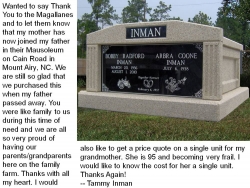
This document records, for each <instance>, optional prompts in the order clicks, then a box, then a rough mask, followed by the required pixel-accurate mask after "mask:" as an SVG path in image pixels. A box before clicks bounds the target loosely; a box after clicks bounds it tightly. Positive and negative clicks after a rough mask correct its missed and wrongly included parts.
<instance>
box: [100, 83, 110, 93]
mask: <svg viewBox="0 0 250 188" xmlns="http://www.w3.org/2000/svg"><path fill="white" fill-rule="evenodd" d="M102 91H106V92H108V91H109V88H108V87H107V86H106V85H105V84H102Z"/></svg>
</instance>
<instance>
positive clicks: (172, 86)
mask: <svg viewBox="0 0 250 188" xmlns="http://www.w3.org/2000/svg"><path fill="white" fill-rule="evenodd" d="M186 80H187V78H186V77H184V78H183V79H181V80H178V81H176V79H175V78H173V77H170V78H169V79H167V80H166V81H165V83H166V84H167V86H166V89H167V90H169V91H170V92H171V93H173V92H175V91H178V90H180V89H181V88H180V87H179V85H180V84H182V85H185V82H186Z"/></svg>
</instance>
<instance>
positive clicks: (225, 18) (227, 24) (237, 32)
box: [216, 0, 250, 49]
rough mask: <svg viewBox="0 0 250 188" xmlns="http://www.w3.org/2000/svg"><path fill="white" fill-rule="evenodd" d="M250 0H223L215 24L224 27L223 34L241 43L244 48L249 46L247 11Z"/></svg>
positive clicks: (249, 7) (249, 28)
mask: <svg viewBox="0 0 250 188" xmlns="http://www.w3.org/2000/svg"><path fill="white" fill-rule="evenodd" d="M246 10H249V11H250V0H241V1H234V0H228V1H223V7H222V8H220V9H219V12H218V18H217V21H216V26H218V27H222V28H223V29H224V35H225V36H226V37H228V38H230V39H232V40H235V41H237V42H239V43H241V44H243V46H244V49H246V47H247V46H250V27H249V18H250V17H249V15H250V14H249V12H248V13H246Z"/></svg>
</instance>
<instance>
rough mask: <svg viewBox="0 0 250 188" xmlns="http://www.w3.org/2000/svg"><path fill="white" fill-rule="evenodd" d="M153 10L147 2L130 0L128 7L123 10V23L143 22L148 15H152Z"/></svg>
mask: <svg viewBox="0 0 250 188" xmlns="http://www.w3.org/2000/svg"><path fill="white" fill-rule="evenodd" d="M150 11H151V8H148V4H147V3H146V1H142V0H130V1H128V6H126V7H125V8H124V9H123V10H122V18H121V21H122V22H123V23H133V22H140V21H141V22H143V21H147V20H146V19H144V16H145V14H146V13H148V14H149V13H150Z"/></svg>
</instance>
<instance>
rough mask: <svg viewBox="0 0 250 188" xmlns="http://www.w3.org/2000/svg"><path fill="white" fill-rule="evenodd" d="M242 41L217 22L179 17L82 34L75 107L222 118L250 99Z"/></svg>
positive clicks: (185, 116) (192, 117)
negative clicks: (82, 64)
mask: <svg viewBox="0 0 250 188" xmlns="http://www.w3.org/2000/svg"><path fill="white" fill-rule="evenodd" d="M241 50H242V45H241V44H238V43H236V42H234V41H231V40H229V39H227V38H225V37H223V30H222V29H221V28H216V27H211V26H205V25H199V24H194V23H186V22H181V21H165V22H147V23H132V24H123V25H116V26H113V27H110V28H107V29H103V30H100V31H97V32H94V33H91V34H89V35H88V36H87V62H86V64H87V65H86V66H87V68H86V78H87V88H86V91H81V92H79V94H78V96H79V103H78V104H79V106H80V107H85V108H94V109H103V110H111V111H120V112H129V113H139V114H148V115H159V116H168V117H177V118H188V119H198V120H207V121H219V120H221V119H222V118H224V117H225V116H227V115H228V114H229V113H230V112H232V111H233V110H234V109H235V108H237V107H238V106H239V105H240V104H241V103H243V102H244V101H245V100H246V99H248V98H249V91H248V90H249V89H248V88H244V87H240V53H241Z"/></svg>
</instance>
